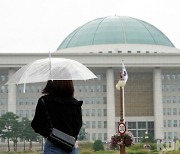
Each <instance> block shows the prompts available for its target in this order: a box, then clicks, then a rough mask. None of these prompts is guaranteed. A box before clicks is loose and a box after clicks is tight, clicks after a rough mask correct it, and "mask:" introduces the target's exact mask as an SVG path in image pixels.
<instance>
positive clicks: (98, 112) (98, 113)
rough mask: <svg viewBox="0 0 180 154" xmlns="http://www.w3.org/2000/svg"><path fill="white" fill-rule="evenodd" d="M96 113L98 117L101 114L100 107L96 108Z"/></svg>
mask: <svg viewBox="0 0 180 154" xmlns="http://www.w3.org/2000/svg"><path fill="white" fill-rule="evenodd" d="M97 115H98V117H100V116H101V109H98V110H97Z"/></svg>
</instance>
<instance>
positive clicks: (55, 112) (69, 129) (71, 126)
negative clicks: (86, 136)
mask: <svg viewBox="0 0 180 154" xmlns="http://www.w3.org/2000/svg"><path fill="white" fill-rule="evenodd" d="M42 94H44V95H43V96H41V97H40V98H39V100H38V103H37V106H36V111H35V116H34V118H33V120H32V123H31V126H32V128H33V129H34V130H35V132H36V133H39V134H40V135H42V136H44V137H45V138H46V139H47V140H46V142H45V146H44V154H54V153H56V154H73V153H74V151H72V152H69V151H67V149H65V148H64V147H63V146H57V145H56V144H54V143H52V142H51V141H49V140H48V136H49V133H50V123H49V120H48V118H47V116H46V109H47V110H48V113H49V116H50V119H51V122H52V124H53V127H54V128H56V129H58V130H61V131H63V132H64V133H66V134H69V135H71V136H74V137H75V139H77V136H78V134H79V131H80V128H81V126H82V113H81V105H82V101H78V100H76V99H75V98H74V97H73V96H74V86H73V82H72V81H71V80H54V81H51V80H49V81H48V82H47V85H46V86H45V88H44V89H43V91H42ZM42 99H43V100H44V103H43V102H42Z"/></svg>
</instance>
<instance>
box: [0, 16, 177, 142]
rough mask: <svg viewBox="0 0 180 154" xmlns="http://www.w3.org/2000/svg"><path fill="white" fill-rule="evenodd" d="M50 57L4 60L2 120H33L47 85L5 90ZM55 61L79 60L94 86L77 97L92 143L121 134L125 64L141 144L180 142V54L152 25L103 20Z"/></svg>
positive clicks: (128, 101)
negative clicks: (10, 116) (23, 70)
mask: <svg viewBox="0 0 180 154" xmlns="http://www.w3.org/2000/svg"><path fill="white" fill-rule="evenodd" d="M45 57H48V53H29V54H27V53H18V54H17V53H11V54H10V53H9V54H5V53H3V54H2V53H1V54H0V88H1V95H0V115H2V114H4V113H6V112H8V111H9V112H13V113H16V114H17V115H18V116H20V117H24V116H26V117H28V118H30V119H32V117H33V116H34V110H35V106H36V103H37V99H38V97H39V96H40V95H41V90H42V88H43V86H44V84H42V83H41V84H40V83H36V84H27V85H26V93H25V94H24V93H23V90H22V89H23V85H18V86H16V85H9V86H8V87H7V86H5V85H4V84H5V83H6V81H7V80H8V78H10V77H11V75H12V74H13V73H14V72H15V71H16V70H17V69H18V68H19V67H21V66H23V65H25V64H27V63H29V62H32V61H34V60H36V59H41V58H45ZM52 57H64V58H69V59H74V60H77V61H79V62H81V63H83V64H85V65H86V66H87V67H89V68H90V69H91V70H92V71H93V72H94V73H95V74H96V75H97V76H98V79H96V80H89V81H75V96H76V97H77V98H78V99H83V100H84V104H83V121H84V123H85V124H86V125H85V126H86V132H88V136H87V138H88V140H96V139H101V140H102V141H106V140H107V139H108V140H109V139H110V137H111V135H113V134H114V133H115V132H116V131H117V124H118V122H119V119H120V117H119V115H120V104H119V97H120V96H119V91H117V90H116V89H115V85H116V83H117V81H118V80H119V71H120V70H121V64H122V61H123V62H124V63H125V65H126V69H127V71H128V75H129V78H128V81H127V84H126V87H125V121H126V125H127V127H128V129H129V130H131V131H132V132H133V134H134V136H135V137H136V139H137V141H138V139H139V138H140V137H142V136H144V133H145V131H148V133H150V134H151V135H152V136H154V137H155V139H163V138H166V139H174V138H180V50H179V49H177V48H175V47H174V45H173V44H172V42H171V41H170V40H169V39H168V38H167V37H166V36H165V35H164V34H163V33H162V32H161V31H160V30H158V29H157V28H156V27H154V26H153V25H151V24H149V23H147V22H144V21H141V20H138V19H134V18H130V17H119V16H113V17H103V18H98V19H95V20H93V21H90V22H88V23H86V24H84V25H82V26H81V27H79V28H77V29H76V30H74V31H73V32H72V33H71V34H70V35H69V36H67V38H66V39H65V40H64V41H63V42H62V43H61V45H60V46H59V47H58V49H57V52H55V53H53V54H52Z"/></svg>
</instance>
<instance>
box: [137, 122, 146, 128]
mask: <svg viewBox="0 0 180 154" xmlns="http://www.w3.org/2000/svg"><path fill="white" fill-rule="evenodd" d="M138 128H139V129H146V122H138Z"/></svg>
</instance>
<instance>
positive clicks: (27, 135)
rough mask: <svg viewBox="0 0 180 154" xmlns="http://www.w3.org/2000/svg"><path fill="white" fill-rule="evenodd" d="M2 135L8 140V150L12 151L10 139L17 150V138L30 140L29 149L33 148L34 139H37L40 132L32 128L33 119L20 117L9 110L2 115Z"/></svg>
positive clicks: (0, 133)
mask: <svg viewBox="0 0 180 154" xmlns="http://www.w3.org/2000/svg"><path fill="white" fill-rule="evenodd" d="M0 137H1V138H3V139H6V140H7V143H8V151H10V144H9V142H10V141H13V145H14V151H17V141H18V140H17V139H18V138H21V139H23V140H24V150H25V141H29V143H30V144H29V150H31V148H32V141H37V137H38V134H36V133H35V132H34V130H33V129H32V128H31V121H30V120H29V119H27V118H22V120H21V121H20V119H19V117H18V116H17V115H16V114H14V113H12V112H7V113H6V114H4V115H2V116H1V117H0Z"/></svg>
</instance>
